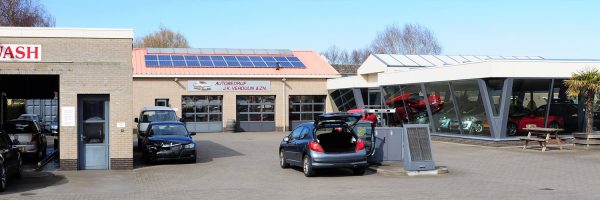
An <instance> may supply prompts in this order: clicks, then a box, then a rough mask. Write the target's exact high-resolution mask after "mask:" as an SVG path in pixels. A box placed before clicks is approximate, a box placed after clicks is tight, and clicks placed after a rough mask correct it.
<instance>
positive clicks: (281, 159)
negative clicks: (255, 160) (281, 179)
mask: <svg viewBox="0 0 600 200" xmlns="http://www.w3.org/2000/svg"><path fill="white" fill-rule="evenodd" d="M279 166H280V167H281V169H285V168H288V167H290V164H289V163H288V162H287V161H285V156H284V155H283V150H279Z"/></svg>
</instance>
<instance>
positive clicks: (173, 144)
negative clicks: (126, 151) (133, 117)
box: [141, 122, 196, 163]
mask: <svg viewBox="0 0 600 200" xmlns="http://www.w3.org/2000/svg"><path fill="white" fill-rule="evenodd" d="M141 134H142V135H141V140H142V141H141V144H142V146H141V150H142V154H143V157H144V161H145V162H146V163H151V162H155V161H160V160H183V161H187V162H192V163H193V162H196V142H194V140H192V137H191V136H192V135H195V133H189V132H188V130H187V129H186V128H185V125H184V124H183V123H181V122H152V123H150V124H149V125H148V128H147V129H146V131H145V132H143V133H141Z"/></svg>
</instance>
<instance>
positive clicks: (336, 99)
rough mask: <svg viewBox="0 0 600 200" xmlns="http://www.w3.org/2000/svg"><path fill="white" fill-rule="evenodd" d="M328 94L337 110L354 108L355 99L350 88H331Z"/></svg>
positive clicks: (342, 110)
mask: <svg viewBox="0 0 600 200" xmlns="http://www.w3.org/2000/svg"><path fill="white" fill-rule="evenodd" d="M330 95H331V101H332V102H333V105H335V107H336V108H337V110H338V111H339V112H346V111H348V110H350V109H355V108H356V101H355V100H354V92H353V91H352V89H339V90H333V91H331V93H330Z"/></svg>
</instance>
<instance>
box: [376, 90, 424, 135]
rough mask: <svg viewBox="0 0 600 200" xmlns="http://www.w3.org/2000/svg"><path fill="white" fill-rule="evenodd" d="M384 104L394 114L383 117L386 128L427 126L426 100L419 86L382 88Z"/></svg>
mask: <svg viewBox="0 0 600 200" xmlns="http://www.w3.org/2000/svg"><path fill="white" fill-rule="evenodd" d="M382 93H383V97H384V99H385V101H384V104H385V105H386V106H387V107H388V108H391V109H395V113H393V114H389V115H387V117H384V118H385V120H386V121H387V124H388V126H402V124H405V123H406V124H428V123H429V117H428V116H427V105H426V100H425V97H424V95H423V91H422V90H421V85H420V84H410V85H401V86H384V87H383V91H382Z"/></svg>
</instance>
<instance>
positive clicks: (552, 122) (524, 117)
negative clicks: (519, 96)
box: [507, 103, 577, 136]
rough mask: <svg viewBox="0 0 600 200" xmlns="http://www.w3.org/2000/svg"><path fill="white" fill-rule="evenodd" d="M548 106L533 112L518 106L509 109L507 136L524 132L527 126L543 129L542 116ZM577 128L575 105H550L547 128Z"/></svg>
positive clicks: (544, 114)
mask: <svg viewBox="0 0 600 200" xmlns="http://www.w3.org/2000/svg"><path fill="white" fill-rule="evenodd" d="M547 107H548V105H542V106H540V107H538V108H537V109H535V110H534V111H531V112H528V111H527V110H526V109H525V108H523V107H519V106H513V107H511V113H510V114H509V118H508V124H507V133H508V135H509V136H514V135H517V134H518V133H522V132H526V131H524V130H523V129H524V128H526V127H527V125H529V124H533V125H535V126H536V127H544V116H546V108H547ZM576 127H577V105H575V104H564V103H557V104H551V105H550V114H549V115H548V128H564V129H567V130H569V129H573V128H576Z"/></svg>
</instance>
